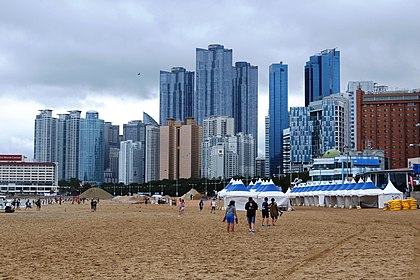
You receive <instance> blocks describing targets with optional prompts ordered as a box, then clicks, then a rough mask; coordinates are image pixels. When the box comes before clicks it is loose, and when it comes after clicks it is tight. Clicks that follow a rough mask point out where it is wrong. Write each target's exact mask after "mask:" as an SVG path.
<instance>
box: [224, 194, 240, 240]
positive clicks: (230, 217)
mask: <svg viewBox="0 0 420 280" xmlns="http://www.w3.org/2000/svg"><path fill="white" fill-rule="evenodd" d="M224 221H226V223H227V232H230V231H231V232H234V231H235V222H236V223H238V216H237V215H236V207H235V201H234V200H231V201H230V202H229V205H228V207H227V208H226V213H225V217H224V218H223V222H224Z"/></svg>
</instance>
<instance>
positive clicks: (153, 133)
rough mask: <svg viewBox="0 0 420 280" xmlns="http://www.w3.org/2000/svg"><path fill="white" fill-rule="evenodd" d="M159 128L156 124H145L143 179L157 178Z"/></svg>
mask: <svg viewBox="0 0 420 280" xmlns="http://www.w3.org/2000/svg"><path fill="white" fill-rule="evenodd" d="M159 145H160V128H159V126H158V125H147V126H146V157H145V167H146V171H145V173H146V174H145V181H146V182H150V181H157V180H159V174H160V173H159V172H160V151H159V150H160V149H159Z"/></svg>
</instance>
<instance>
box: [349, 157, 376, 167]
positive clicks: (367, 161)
mask: <svg viewBox="0 0 420 280" xmlns="http://www.w3.org/2000/svg"><path fill="white" fill-rule="evenodd" d="M353 164H354V165H355V166H380V165H381V164H380V163H379V159H376V158H355V159H353Z"/></svg>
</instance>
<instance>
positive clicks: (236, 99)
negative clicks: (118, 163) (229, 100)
mask: <svg viewBox="0 0 420 280" xmlns="http://www.w3.org/2000/svg"><path fill="white" fill-rule="evenodd" d="M233 78H234V79H233V118H234V119H235V133H238V132H242V133H243V134H251V135H252V136H253V138H254V143H255V154H257V147H258V67H257V66H252V65H251V64H249V63H248V62H236V63H235V67H234V77H233Z"/></svg>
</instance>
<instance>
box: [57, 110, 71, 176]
mask: <svg viewBox="0 0 420 280" xmlns="http://www.w3.org/2000/svg"><path fill="white" fill-rule="evenodd" d="M69 119H70V115H69V114H59V115H58V120H57V132H56V135H57V139H56V141H57V142H56V147H57V162H58V168H57V169H58V179H59V180H66V173H67V170H66V154H67V146H66V137H67V125H66V124H67V121H68V120H69Z"/></svg>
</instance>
